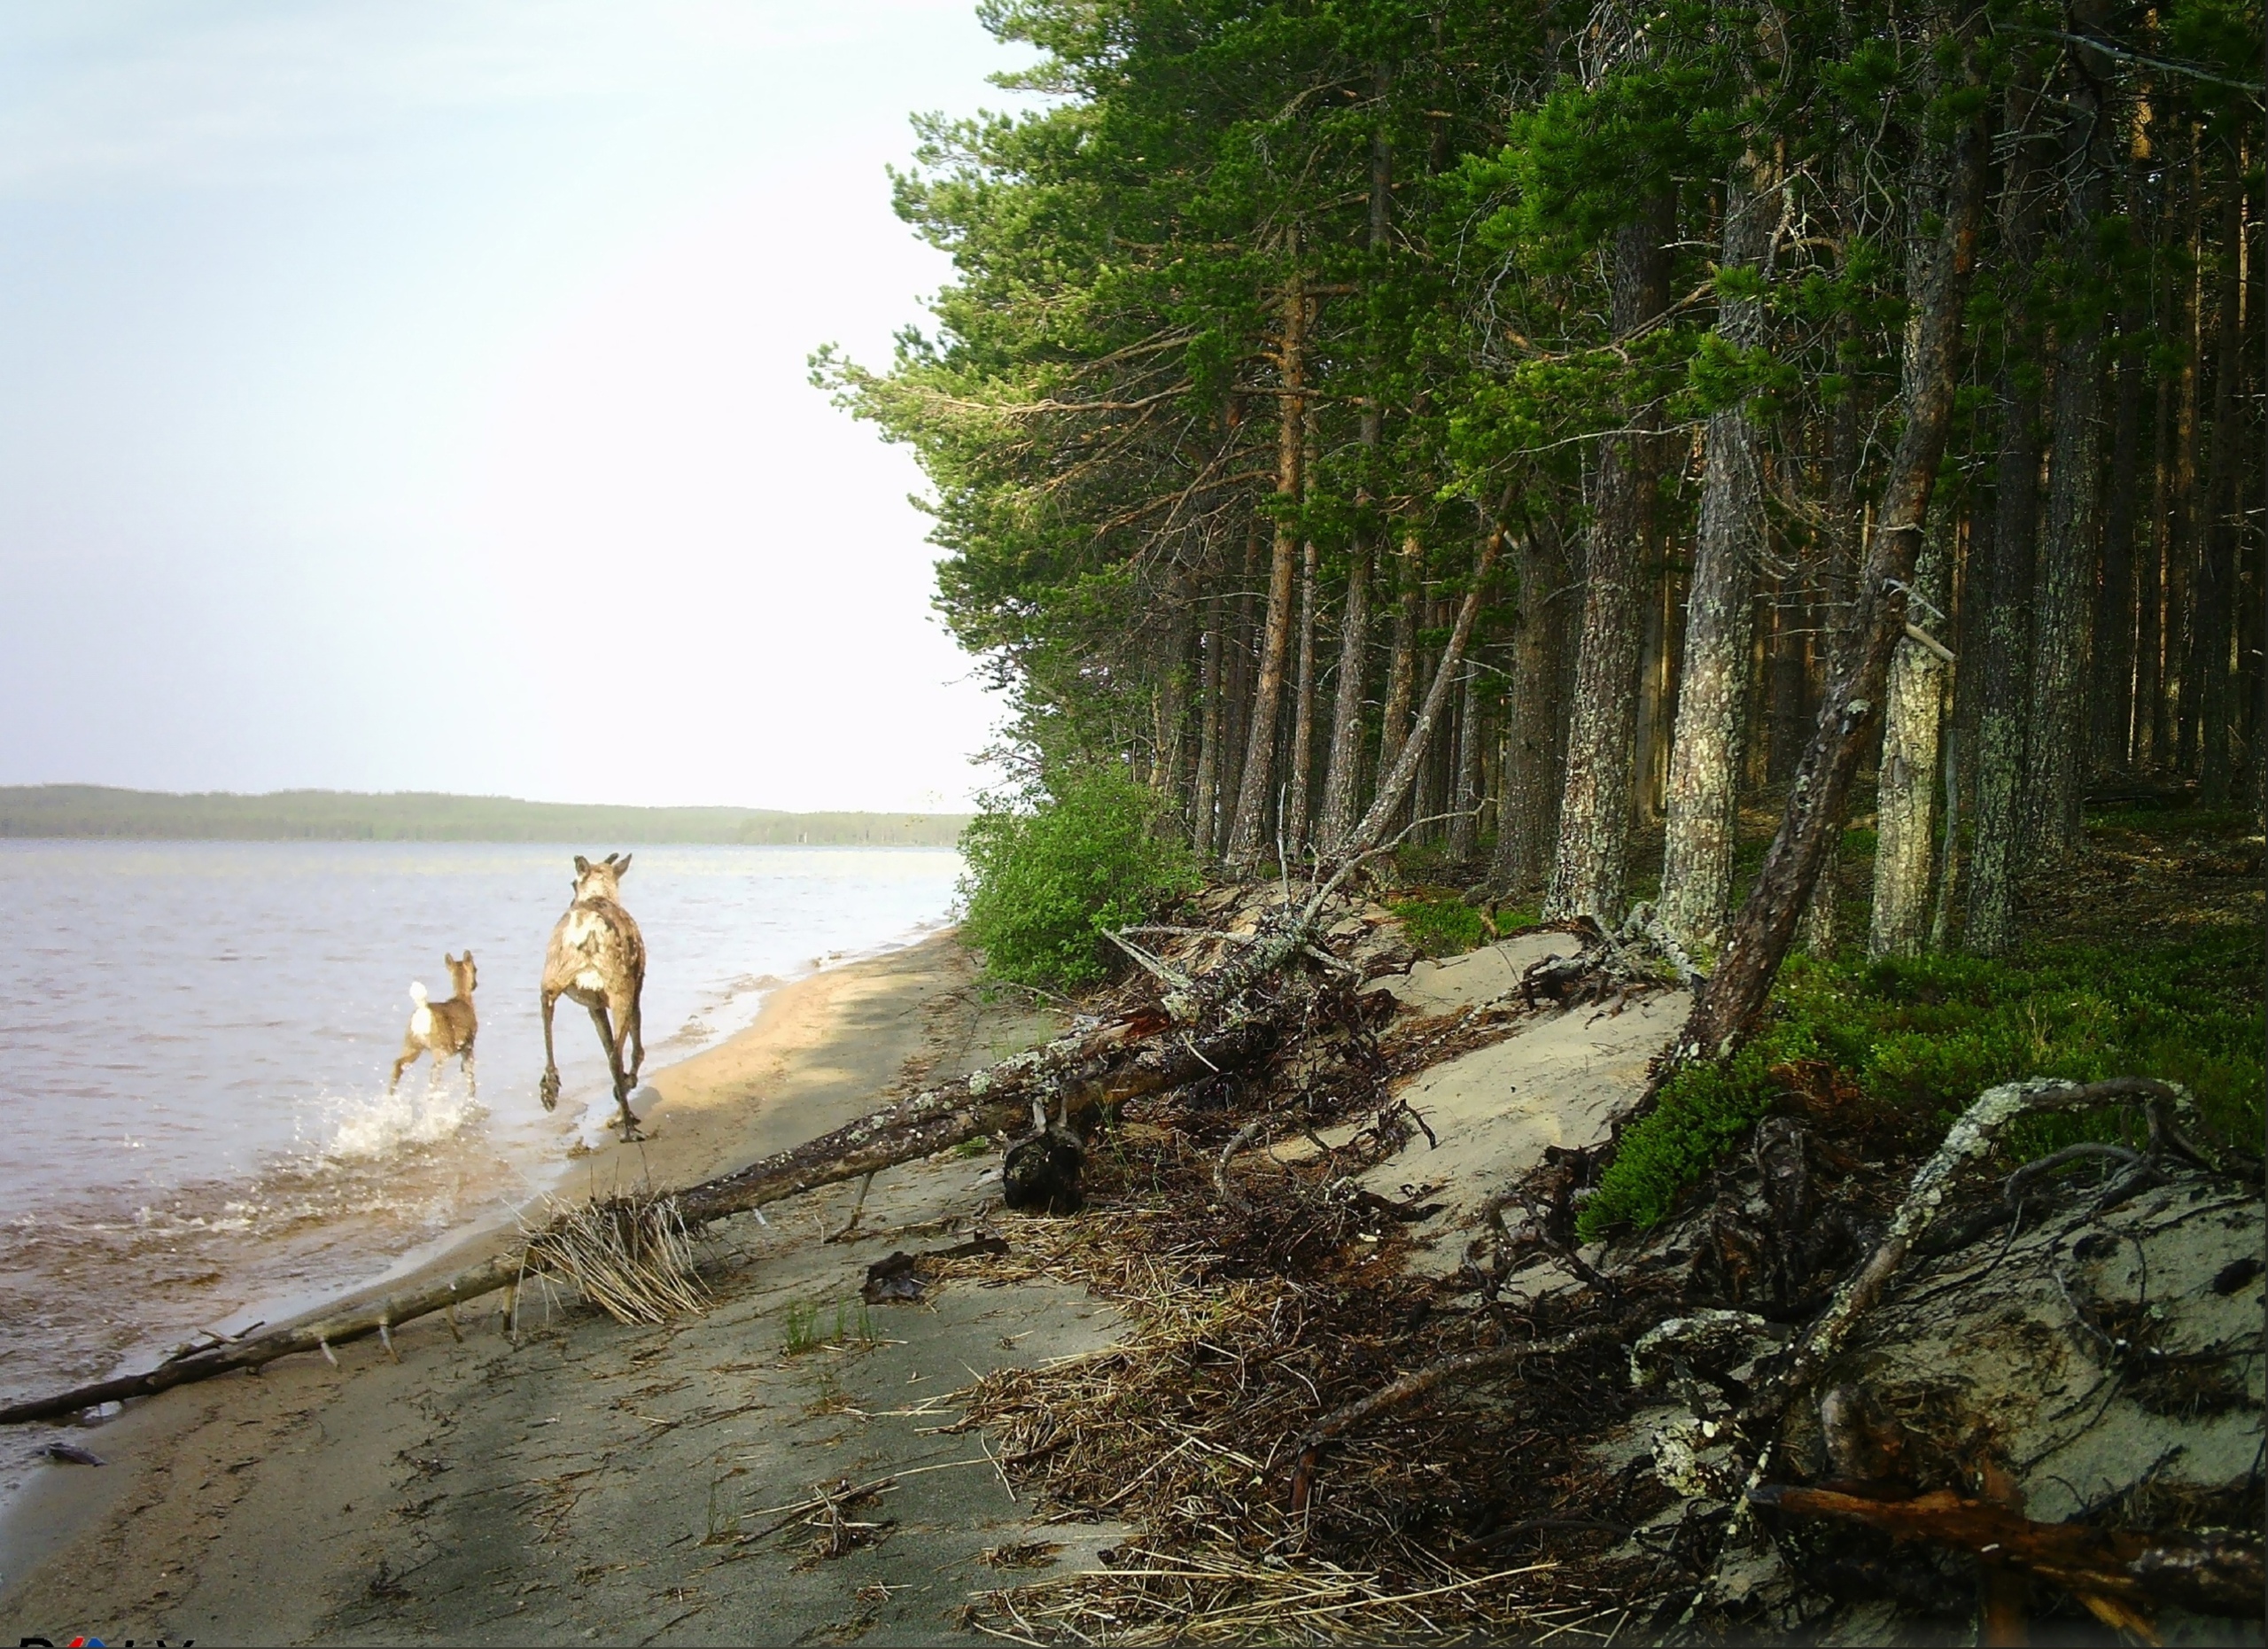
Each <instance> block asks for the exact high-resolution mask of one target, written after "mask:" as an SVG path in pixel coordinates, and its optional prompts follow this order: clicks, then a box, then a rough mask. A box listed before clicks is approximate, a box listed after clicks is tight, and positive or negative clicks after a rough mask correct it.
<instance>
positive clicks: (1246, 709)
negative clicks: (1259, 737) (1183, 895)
mask: <svg viewBox="0 0 2268 1649" xmlns="http://www.w3.org/2000/svg"><path fill="white" fill-rule="evenodd" d="M1260 556H1261V549H1260V523H1259V522H1258V521H1257V520H1254V521H1253V522H1252V523H1251V524H1250V525H1248V526H1247V528H1246V531H1245V538H1244V565H1243V571H1242V572H1240V573H1239V575H1238V577H1237V594H1236V607H1235V614H1236V616H1235V620H1234V622H1233V623H1232V624H1231V626H1230V630H1229V637H1230V644H1229V649H1228V651H1227V653H1226V654H1225V655H1224V669H1225V672H1226V677H1227V681H1228V687H1227V688H1226V692H1225V696H1226V698H1227V701H1228V721H1227V725H1226V727H1225V728H1224V729H1223V738H1222V742H1221V805H1220V823H1219V825H1218V826H1217V827H1216V828H1215V830H1214V832H1213V852H1214V853H1215V854H1216V856H1222V855H1225V854H1226V853H1227V852H1228V846H1229V826H1230V825H1231V823H1232V822H1234V821H1235V818H1236V805H1237V796H1238V794H1239V788H1240V781H1241V779H1242V777H1243V773H1244V751H1245V744H1246V732H1247V729H1248V728H1249V727H1251V725H1252V677H1253V662H1254V647H1253V639H1254V636H1253V632H1254V619H1253V604H1254V600H1253V598H1254V589H1253V586H1254V581H1255V580H1256V579H1258V578H1259V576H1260Z"/></svg>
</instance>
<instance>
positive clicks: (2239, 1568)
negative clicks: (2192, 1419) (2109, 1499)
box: [1748, 1483, 2268, 1627]
mask: <svg viewBox="0 0 2268 1649" xmlns="http://www.w3.org/2000/svg"><path fill="white" fill-rule="evenodd" d="M1748 1499H1749V1502H1750V1504H1751V1505H1759V1506H1765V1507H1768V1508H1770V1509H1771V1510H1773V1511H1775V1512H1778V1513H1783V1515H1792V1516H1799V1517H1831V1518H1838V1519H1841V1520H1843V1521H1846V1522H1854V1523H1864V1524H1865V1525H1867V1526H1868V1528H1877V1529H1880V1530H1882V1531H1883V1532H1884V1534H1887V1535H1890V1536H1894V1537H1896V1538H1898V1539H1900V1540H1927V1541H1931V1542H1933V1543H1935V1544H1938V1545H1943V1546H1952V1547H1955V1548H1957V1549H1959V1550H1961V1551H1966V1552H1975V1553H1977V1555H1978V1556H1980V1557H1986V1558H1991V1559H1993V1560H1997V1561H1999V1562H2001V1563H2005V1564H2008V1565H2009V1566H2011V1567H2016V1568H2021V1569H2024V1570H2026V1571H2028V1572H2030V1573H2031V1574H2033V1575H2038V1576H2039V1578H2040V1579H2042V1580H2045V1581H2048V1582H2051V1583H2054V1584H2055V1585H2058V1586H2061V1587H2062V1588H2063V1589H2064V1590H2065V1591H2069V1592H2070V1594H2071V1595H2072V1596H2073V1597H2075V1598H2078V1599H2079V1601H2080V1602H2081V1603H2084V1604H2085V1605H2086V1606H2088V1608H2089V1609H2090V1610H2093V1612H2094V1613H2095V1614H2096V1615H2097V1617H2098V1618H2101V1619H2103V1620H2105V1621H2107V1622H2109V1624H2111V1625H2114V1626H2122V1627H2131V1616H2130V1615H2128V1614H2126V1613H2125V1612H2124V1610H2120V1609H2118V1608H2117V1607H2116V1605H2119V1604H2124V1605H2127V1606H2132V1605H2137V1604H2140V1605H2150V1606H2164V1605H2169V1604H2171V1605H2173V1606H2178V1607H2180V1608H2184V1609H2189V1610H2192V1611H2194V1612H2195V1613H2197V1614H2211V1615H2218V1616H2222V1617H2225V1618H2230V1619H2251V1620H2257V1619H2259V1618H2260V1599H2261V1595H2262V1592H2263V1590H2264V1588H2268V1567H2264V1564H2263V1558H2262V1550H2261V1543H2260V1542H2259V1540H2258V1539H2256V1538H2255V1537H2253V1536H2243V1535H2235V1534H2216V1535H2202V1534H2191V1533H2186V1532H2184V1531H2181V1530H2167V1531H2164V1532H2163V1533H2159V1534H2154V1535H2143V1534H2137V1533H2135V1532H2133V1531H2132V1530H2128V1529H2110V1528H2097V1527H2095V1526H2094V1525H2093V1524H2090V1523H2035V1522H2033V1521H2031V1519H2030V1518H2028V1517H2025V1516H2024V1515H2023V1514H2022V1513H2018V1512H2014V1511H2011V1510H2009V1509H2008V1507H2007V1506H2004V1505H1997V1504H1995V1503H1994V1502H1992V1501H1990V1500H1972V1499H1969V1498H1968V1497H1965V1496H1962V1495H1959V1494H1956V1493H1954V1492H1953V1490H1950V1489H1939V1490H1933V1491H1932V1492H1930V1493H1929V1494H1924V1495H1916V1496H1915V1497H1913V1498H1911V1499H1906V1500H1878V1499H1875V1498H1873V1497H1868V1496H1863V1495H1852V1494H1843V1493H1840V1492H1837V1491H1836V1490H1829V1489H1806V1488H1798V1487H1795V1486H1792V1485H1789V1484H1784V1483H1762V1484H1759V1485H1758V1486H1757V1487H1755V1488H1753V1489H1751V1490H1749V1492H1748ZM2103 1599H2109V1600H2111V1601H2112V1603H2113V1604H2114V1607H2113V1608H2112V1609H2110V1610H2109V1611H2106V1610H2104V1609H2103V1608H2101V1606H2099V1602H2100V1600H2103Z"/></svg>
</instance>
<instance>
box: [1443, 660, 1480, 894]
mask: <svg viewBox="0 0 2268 1649" xmlns="http://www.w3.org/2000/svg"><path fill="white" fill-rule="evenodd" d="M1460 697H1461V698H1462V700H1463V702H1462V703H1461V704H1458V706H1457V717H1456V791H1455V794H1454V796H1453V797H1452V798H1451V800H1450V802H1449V809H1450V813H1451V815H1452V816H1451V817H1450V820H1449V856H1450V857H1451V858H1452V859H1455V860H1456V861H1457V862H1458V863H1460V864H1462V863H1463V862H1464V860H1468V859H1470V858H1472V843H1473V836H1474V834H1475V832H1476V830H1477V828H1478V826H1479V818H1478V815H1479V813H1480V671H1479V670H1478V669H1476V668H1475V667H1474V666H1473V662H1472V657H1470V654H1469V652H1468V656H1467V657H1466V658H1465V661H1464V693H1463V694H1462V695H1460Z"/></svg>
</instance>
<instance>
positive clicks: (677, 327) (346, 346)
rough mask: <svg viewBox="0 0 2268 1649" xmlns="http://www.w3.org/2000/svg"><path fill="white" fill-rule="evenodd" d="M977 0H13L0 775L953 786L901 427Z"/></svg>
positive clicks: (588, 788)
mask: <svg viewBox="0 0 2268 1649" xmlns="http://www.w3.org/2000/svg"><path fill="white" fill-rule="evenodd" d="M974 11H975V8H974V4H973V3H972V0H832V3H831V4H783V3H777V0H737V3H727V0H718V3H715V4H691V3H686V4H678V3H673V0H526V3H516V0H446V3H442V0H323V3H322V4H307V0H288V3H285V0H277V3H275V4H257V3H252V0H207V3H206V4H161V3H159V0H144V3H143V4H105V3H104V0H70V4H36V5H35V4H19V5H12V6H8V7H5V8H0V380H4V384H5V388H4V391H0V782H8V783H29V782H47V781H62V780H81V781H92V782H102V783H112V784H127V785H136V786H145V787H150V788H157V789H244V790H249V789H277V788H283V787H288V786H299V785H315V786H324V787H331V788H338V789H450V790H467V791H478V792H484V793H501V794H508V795H517V796H526V797H540V798H545V799H555V800H571V801H618V802H637V803H695V802H717V803H733V804H740V805H752V806H783V807H860V806H866V807H912V806H922V805H928V806H937V805H959V804H960V803H961V802H962V801H964V799H965V798H966V797H967V794H968V792H969V790H970V789H971V788H972V786H973V784H975V782H977V781H978V779H979V777H980V775H979V774H977V773H976V772H975V769H973V768H971V767H970V766H969V765H968V761H967V758H968V756H969V755H970V753H971V752H973V751H975V750H976V749H977V748H978V747H979V746H980V745H981V744H983V743H984V741H985V737H986V734H987V731H988V729H989V727H990V725H991V724H992V722H993V720H994V719H996V717H997V714H998V711H997V706H996V705H995V704H993V703H992V701H991V700H990V698H989V697H988V696H986V695H985V694H983V692H982V691H980V690H979V688H977V686H976V685H975V681H974V680H973V679H972V677H971V673H970V665H969V661H968V660H967V658H966V657H964V656H963V655H961V654H960V653H959V651H958V650H957V649H955V648H954V647H953V646H952V644H951V642H950V641H949V640H948V639H947V638H946V636H945V635H944V632H943V631H942V630H941V629H940V628H939V627H938V626H937V624H936V620H935V619H934V618H933V617H932V616H931V614H930V611H929V605H928V603H929V595H930V591H931V587H932V575H931V572H930V563H931V561H932V559H933V557H934V556H935V553H936V552H935V551H934V550H933V549H932V548H930V547H929V546H928V545H927V544H926V543H925V542H924V541H923V535H924V533H925V532H926V530H927V525H928V523H927V518H926V517H923V516H921V515H920V514H919V513H918V512H916V511H915V510H914V509H912V508H911V507H910V506H909V505H908V504H907V502H905V499H906V494H908V493H909V492H913V491H915V490H917V489H919V487H920V485H921V481H920V474H919V472H918V471H917V470H916V469H915V468H914V466H913V463H912V460H911V459H910V457H909V456H908V455H906V453H905V451H904V449H902V448H897V447H885V446H883V445H882V443H881V441H880V440H879V439H876V437H875V435H874V431H873V429H872V427H871V426H868V425H862V424H853V423H852V422H851V421H850V419H849V418H848V417H846V416H844V415H843V414H841V413H839V412H836V411H835V409H834V408H831V407H830V406H828V404H827V401H826V398H825V397H824V396H823V395H822V394H821V393H819V391H817V390H814V389H812V387H811V386H810V385H809V384H808V383H807V382H806V367H805V357H806V355H807V354H809V352H810V351H811V350H812V347H813V346H816V345H818V344H820V343H824V342H827V341H830V340H834V341H839V342H841V343H843V345H845V346H847V347H848V348H849V349H850V351H851V353H852V354H855V355H857V356H858V358H860V359H862V360H866V361H868V362H881V361H882V360H884V359H885V358H886V357H887V354H888V351H889V336H890V334H891V332H892V331H894V330H896V329H897V327H899V326H901V325H904V324H905V323H907V322H908V321H912V320H916V319H919V318H921V315H920V308H919V299H920V295H921V294H924V293H927V292H931V291H933V290H934V289H935V288H936V286H937V285H938V284H940V282H941V281H942V280H943V279H944V276H945V274H946V265H945V262H944V259H943V258H942V257H941V256H939V255H938V254H936V253H933V252H931V251H929V250H928V248H926V247H924V246H922V245H920V244H918V243H917V242H916V241H915V240H914V239H913V237H912V235H911V234H910V232H909V231H908V230H907V229H906V228H905V225H903V224H902V223H900V222H898V221H897V218H896V217H895V216H893V215H892V214H891V213H890V210H889V184H888V180H887V179H886V177H885V176H884V175H883V167H884V166H885V164H886V163H889V162H891V161H897V162H899V163H901V164H903V163H904V162H905V159H907V157H908V155H909V153H910V151H911V149H912V144H913V140H912V136H911V133H910V130H909V128H908V126H907V122H906V116H907V114H908V113H909V112H911V111H913V110H916V109H946V110H951V111H957V112H967V111H973V110H975V109H976V108H978V107H980V106H990V107H996V108H997V107H1001V106H1004V105H1007V104H1008V103H1009V102H1010V101H1011V98H1010V97H1009V95H1008V94H1006V93H1003V92H1001V91H999V90H998V89H994V88H991V87H990V86H988V85H986V84H985V83H984V76H985V75H986V74H988V73H990V72H991V71H993V70H996V69H998V68H1001V67H1004V66H1011V65H1012V64H1013V63H1014V62H1015V61H1017V60H1019V59H1018V58H1017V57H1015V56H1014V55H1013V54H1011V53H1010V52H1009V51H1006V50H1005V49H1003V48H1002V47H1000V46H999V45H998V43H995V42H993V41H992V40H991V39H990V37H989V36H987V35H985V34H984V32H983V29H982V28H980V27H978V25H977V23H976V21H975V15H974Z"/></svg>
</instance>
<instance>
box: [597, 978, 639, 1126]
mask: <svg viewBox="0 0 2268 1649" xmlns="http://www.w3.org/2000/svg"><path fill="white" fill-rule="evenodd" d="M591 1023H593V1024H594V1025H596V1026H597V1027H598V1032H599V1044H600V1046H602V1047H604V1048H605V1049H606V1062H607V1069H608V1070H610V1071H612V1072H613V1073H614V1102H615V1103H616V1104H617V1105H618V1106H620V1107H621V1108H622V1115H621V1116H620V1117H619V1118H618V1119H617V1120H619V1121H620V1123H621V1124H622V1142H623V1143H624V1144H625V1145H627V1144H629V1143H630V1141H632V1140H635V1139H637V1138H638V1137H639V1135H638V1117H637V1115H636V1113H635V1112H633V1111H632V1110H631V1108H630V1083H629V1080H628V1078H626V1077H624V1075H623V1074H622V1045H621V1043H619V1042H617V1041H616V1040H615V1036H614V1027H613V1025H612V1024H610V1023H608V1020H607V1013H606V1009H604V1008H603V1007H600V1006H599V1005H598V1004H597V1003H595V1002H594V1003H593V1004H591Z"/></svg>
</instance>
